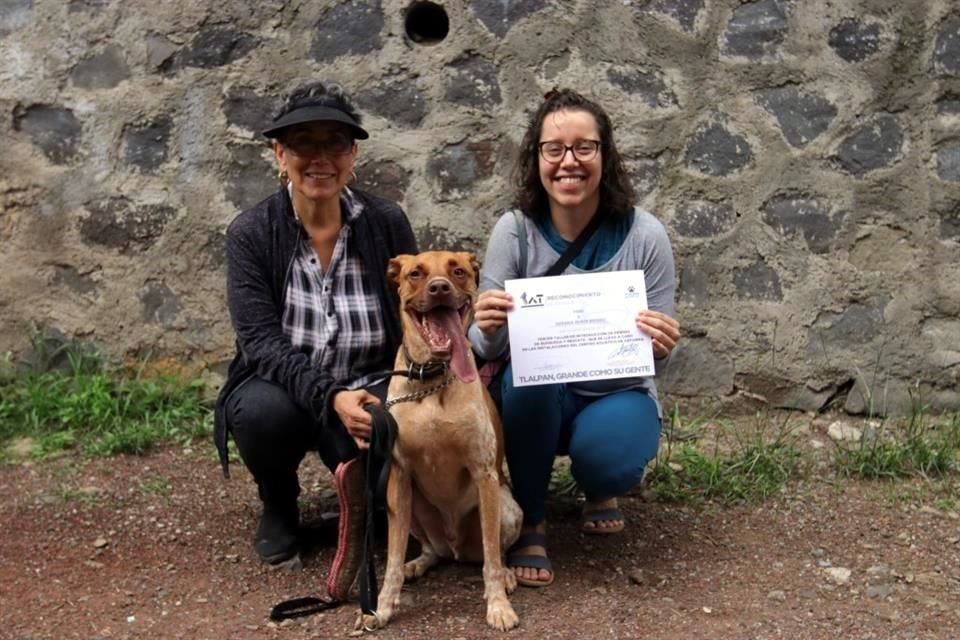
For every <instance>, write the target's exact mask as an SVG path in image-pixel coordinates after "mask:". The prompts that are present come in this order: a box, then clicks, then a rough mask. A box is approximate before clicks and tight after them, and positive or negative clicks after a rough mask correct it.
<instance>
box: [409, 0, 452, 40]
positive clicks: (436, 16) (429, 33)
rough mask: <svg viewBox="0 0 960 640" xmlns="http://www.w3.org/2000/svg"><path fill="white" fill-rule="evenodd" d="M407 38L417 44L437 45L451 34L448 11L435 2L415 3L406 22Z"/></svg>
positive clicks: (410, 8)
mask: <svg viewBox="0 0 960 640" xmlns="http://www.w3.org/2000/svg"><path fill="white" fill-rule="evenodd" d="M404 29H405V30H406V32H407V37H408V38H410V39H411V40H413V41H414V42H416V43H417V44H437V43H438V42H442V41H443V39H444V38H446V37H447V34H448V33H449V32H450V19H449V18H448V17H447V11H446V9H444V8H443V7H441V6H440V5H439V4H437V3H435V2H414V3H413V4H411V5H410V7H409V8H408V9H407V19H406V21H405V22H404Z"/></svg>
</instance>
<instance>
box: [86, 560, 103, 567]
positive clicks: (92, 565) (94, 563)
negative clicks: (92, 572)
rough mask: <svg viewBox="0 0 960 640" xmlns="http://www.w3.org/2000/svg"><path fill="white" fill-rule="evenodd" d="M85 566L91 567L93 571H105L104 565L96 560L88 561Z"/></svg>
mask: <svg viewBox="0 0 960 640" xmlns="http://www.w3.org/2000/svg"><path fill="white" fill-rule="evenodd" d="M83 564H84V565H86V566H88V567H90V568H91V569H103V563H102V562H97V561H96V560H87V561H86V562H84V563H83Z"/></svg>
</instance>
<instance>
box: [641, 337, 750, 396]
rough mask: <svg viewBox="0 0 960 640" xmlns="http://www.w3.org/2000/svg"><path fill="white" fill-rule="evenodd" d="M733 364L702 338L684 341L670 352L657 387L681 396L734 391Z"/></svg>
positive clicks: (716, 394)
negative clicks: (668, 360)
mask: <svg viewBox="0 0 960 640" xmlns="http://www.w3.org/2000/svg"><path fill="white" fill-rule="evenodd" d="M733 374H734V370H733V363H732V362H731V361H730V359H729V358H728V357H727V356H726V355H723V354H721V353H717V352H715V351H714V350H713V349H712V348H711V347H710V345H709V344H708V343H707V342H706V341H705V340H684V341H683V342H681V343H680V344H678V345H677V348H676V349H674V351H673V353H672V354H670V362H669V363H668V364H667V367H666V368H665V369H664V371H663V374H662V375H660V376H659V380H658V381H657V387H658V388H659V389H660V390H661V391H662V392H664V393H669V394H677V395H683V396H725V395H729V394H731V393H733V388H734V387H733Z"/></svg>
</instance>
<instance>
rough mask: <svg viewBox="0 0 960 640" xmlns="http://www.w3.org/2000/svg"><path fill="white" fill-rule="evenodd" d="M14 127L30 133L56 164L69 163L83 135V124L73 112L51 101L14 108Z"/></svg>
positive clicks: (31, 138)
mask: <svg viewBox="0 0 960 640" xmlns="http://www.w3.org/2000/svg"><path fill="white" fill-rule="evenodd" d="M13 128H14V129H16V130H17V131H23V132H24V133H26V134H27V135H28V136H30V140H31V141H32V142H33V144H35V145H37V146H38V147H40V150H41V151H43V155H45V156H46V157H47V158H48V159H49V160H50V161H51V162H53V163H55V164H67V163H68V162H69V161H70V160H71V159H73V157H74V156H75V155H76V154H77V147H78V146H79V144H80V138H81V135H82V134H83V126H82V125H81V124H80V121H79V120H77V118H76V116H74V115H73V111H71V110H70V109H66V108H64V107H57V106H54V105H48V104H32V105H30V106H29V107H27V108H26V109H23V108H20V107H18V108H17V109H15V110H14V114H13Z"/></svg>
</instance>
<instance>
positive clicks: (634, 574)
mask: <svg viewBox="0 0 960 640" xmlns="http://www.w3.org/2000/svg"><path fill="white" fill-rule="evenodd" d="M627 577H628V578H630V582H632V583H633V584H643V570H642V569H633V570H632V571H631V572H630V573H628V574H627Z"/></svg>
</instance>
